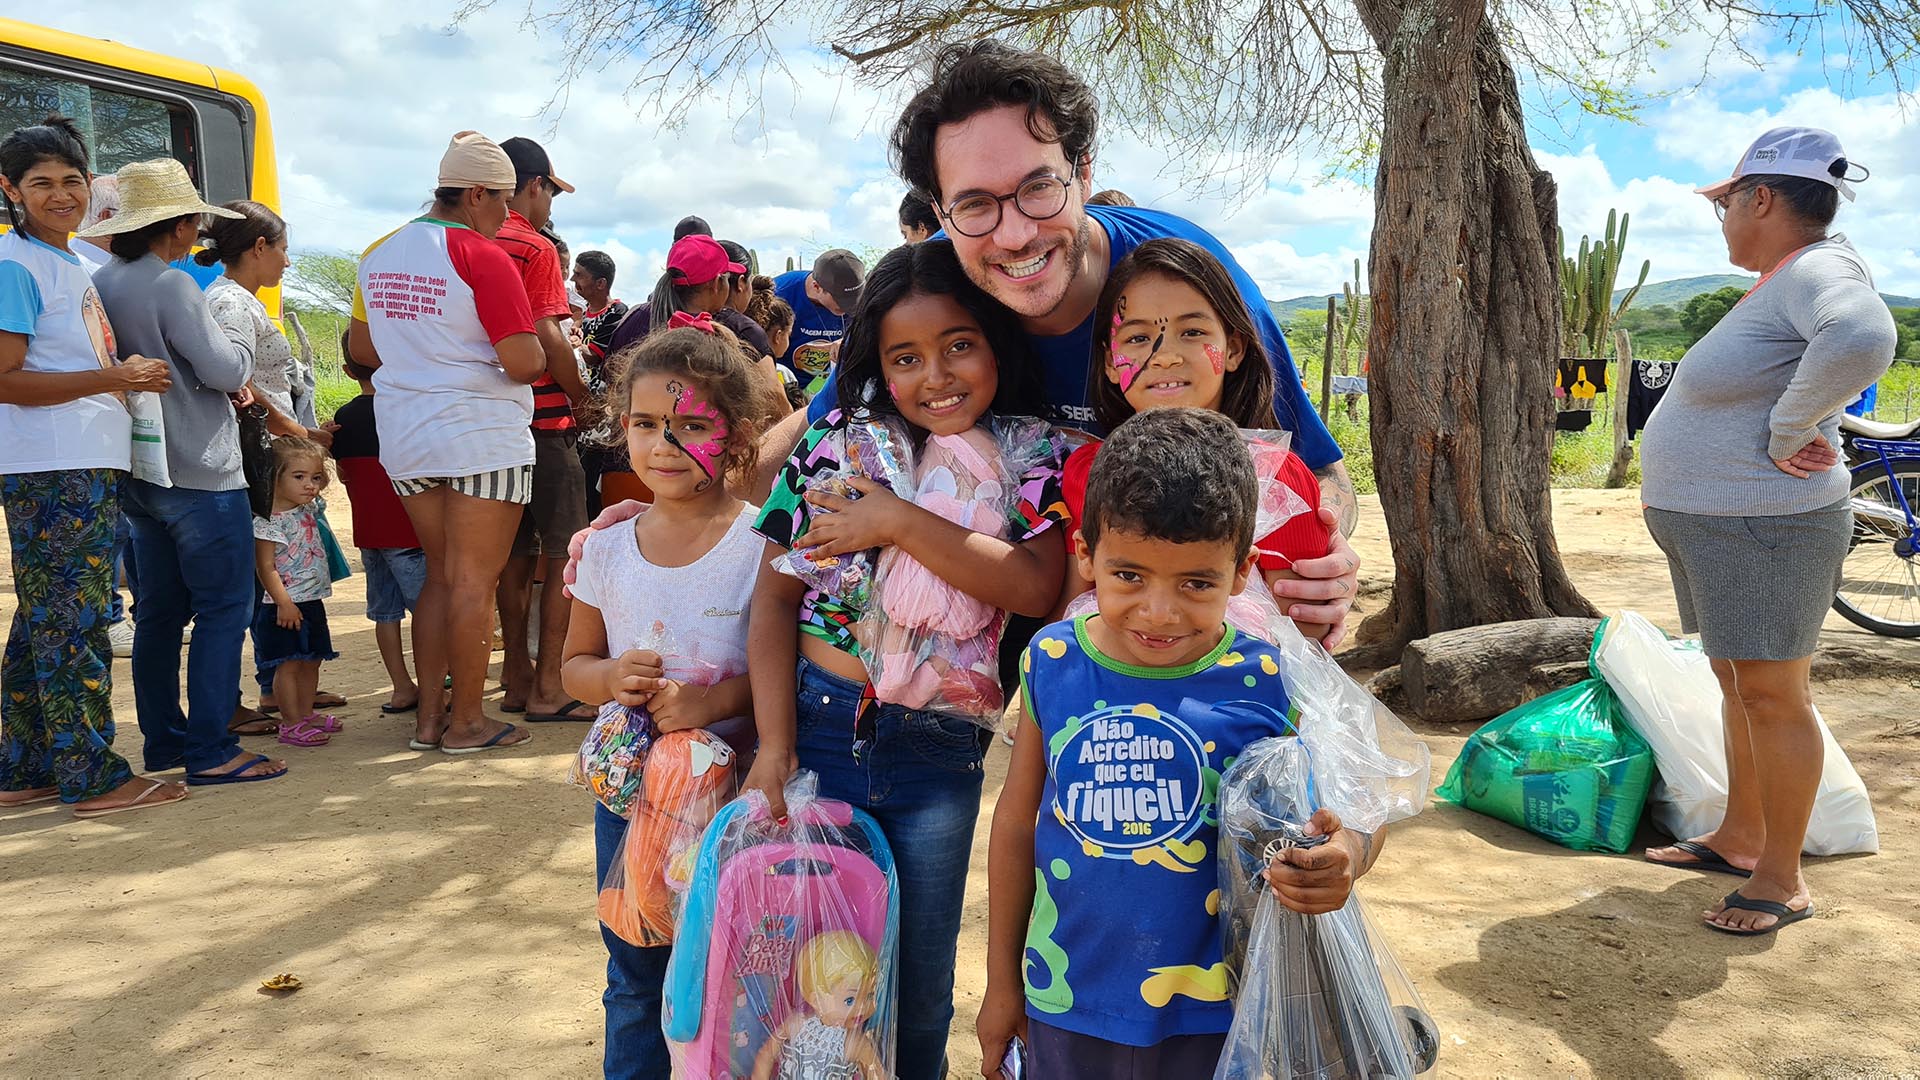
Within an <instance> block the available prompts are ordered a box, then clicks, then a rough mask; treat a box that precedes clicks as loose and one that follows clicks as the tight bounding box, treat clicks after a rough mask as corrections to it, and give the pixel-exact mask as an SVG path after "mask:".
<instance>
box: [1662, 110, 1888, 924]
mask: <svg viewBox="0 0 1920 1080" xmlns="http://www.w3.org/2000/svg"><path fill="white" fill-rule="evenodd" d="M1850 168H1853V169H1858V167H1857V166H1849V163H1848V162H1847V160H1846V157H1845V155H1844V154H1843V153H1842V152H1841V149H1840V142H1839V140H1838V139H1837V138H1835V137H1834V136H1833V135H1832V134H1831V133H1829V132H1826V131H1821V130H1819V129H1817V128H1775V129H1774V130H1772V131H1769V132H1767V133H1766V134H1765V135H1762V136H1761V137H1760V138H1759V140H1758V141H1756V142H1755V143H1754V144H1753V145H1752V146H1750V147H1748V148H1747V152H1746V154H1745V155H1744V156H1743V157H1742V158H1741V160H1740V165H1739V167H1738V168H1737V169H1736V170H1735V171H1734V174H1733V177H1732V178H1731V179H1728V180H1725V181H1722V182H1721V183H1718V184H1715V185H1713V186H1711V187H1706V188H1701V189H1700V194H1702V195H1704V196H1706V197H1707V198H1708V199H1709V200H1711V201H1712V203H1713V207H1714V210H1715V212H1716V213H1718V214H1719V215H1720V218H1721V227H1720V229H1721V233H1722V234H1723V235H1724V236H1725V237H1726V242H1727V254H1728V256H1729V258H1730V259H1731V261H1732V262H1733V263H1734V265H1736V266H1739V267H1740V268H1742V269H1744V270H1748V271H1752V272H1755V273H1758V274H1760V275H1761V277H1760V280H1759V282H1758V283H1757V284H1755V285H1754V287H1753V289H1752V290H1751V291H1749V292H1748V293H1747V295H1746V296H1745V297H1744V298H1742V299H1741V301H1740V302H1739V303H1738V304H1737V305H1735V307H1734V308H1733V310H1732V311H1730V312H1728V313H1727V316H1726V317H1725V318H1724V319H1722V320H1721V321H1720V323H1719V325H1717V326H1715V327H1714V328H1713V329H1712V330H1711V331H1709V332H1708V333H1707V335H1706V336H1705V337H1703V338H1701V339H1700V340H1699V341H1698V342H1696V343H1695V344H1694V346H1693V347H1692V348H1691V349H1689V350H1687V354H1686V356H1685V357H1684V358H1683V359H1682V361H1681V363H1680V364H1679V366H1678V367H1677V368H1676V369H1675V371H1674V376H1673V382H1672V384H1671V385H1670V386H1669V387H1668V390H1667V393H1666V396H1665V397H1664V398H1663V399H1662V400H1661V402H1660V405H1659V406H1658V407H1657V408H1656V409H1654V411H1653V415H1652V417H1651V418H1649V420H1648V421H1647V427H1646V431H1645V433H1644V434H1643V435H1642V436H1641V445H1640V459H1641V469H1642V472H1643V474H1644V476H1645V480H1644V483H1643V484H1642V487H1641V499H1642V501H1643V502H1645V503H1646V519H1647V529H1648V531H1649V532H1651V533H1652V534H1653V539H1654V541H1655V542H1656V543H1658V544H1659V545H1660V548H1661V550H1662V551H1664V552H1665V553H1666V555H1667V563H1668V567H1669V569H1670V570H1671V571H1672V574H1673V587H1674V592H1675V594H1676V597H1677V599H1678V600H1679V606H1680V622H1681V627H1682V629H1683V630H1685V631H1686V632H1688V633H1694V632H1698V633H1699V634H1700V641H1701V645H1702V646H1703V647H1704V649H1705V650H1706V654H1707V656H1708V658H1709V659H1710V660H1711V661H1712V663H1713V672H1714V675H1715V676H1717V677H1718V678H1719V680H1720V689H1721V691H1722V693H1723V695H1724V698H1725V705H1724V707H1723V719H1724V722H1725V725H1726V745H1727V766H1728V778H1729V784H1728V793H1727V813H1726V818H1725V820H1723V821H1722V822H1721V824H1720V827H1719V828H1717V829H1715V830H1714V831H1712V832H1711V833H1708V834H1707V835H1705V836H1697V837H1687V838H1684V839H1682V840H1681V841H1680V842H1679V843H1677V844H1674V845H1672V846H1670V847H1663V848H1653V849H1649V850H1648V851H1647V853H1646V857H1647V858H1648V859H1650V860H1652V861H1654V862H1658V863H1663V864H1666V865H1670V866H1677V867H1682V868H1692V869H1699V870H1715V871H1720V872H1723V873H1732V874H1735V875H1738V876H1743V877H1748V878H1749V880H1748V881H1746V882H1745V883H1743V884H1742V885H1741V886H1740V887H1739V888H1738V889H1736V890H1735V891H1734V892H1732V893H1729V894H1728V895H1727V896H1726V897H1725V898H1724V899H1723V900H1720V901H1718V902H1716V903H1715V904H1713V905H1712V906H1711V907H1710V908H1709V909H1708V910H1707V911H1706V913H1705V917H1706V921H1707V925H1708V926H1710V927H1712V928H1714V929H1716V930H1723V931H1726V932H1728V933H1735V934H1765V933H1770V932H1772V931H1773V930H1776V929H1778V928H1780V927H1781V926H1784V925H1786V924H1787V923H1790V922H1797V921H1799V920H1801V919H1804V918H1807V917H1808V916H1809V915H1811V914H1812V912H1813V901H1812V897H1811V895H1810V894H1809V893H1808V890H1807V885H1806V881H1805V880H1804V879H1803V878H1802V877H1801V874H1800V849H1801V845H1802V844H1803V842H1804V841H1805V839H1806V831H1807V819H1808V817H1809V816H1810V815H1811V814H1812V811H1813V800H1814V793H1815V792H1816V791H1817V790H1818V788H1819V784H1820V769H1821V759H1822V751H1821V738H1820V731H1819V727H1818V724H1817V723H1816V721H1815V719H1814V715H1813V699H1812V692H1811V690H1810V689H1809V687H1808V682H1807V673H1808V669H1809V667H1810V665H1811V663H1812V659H1813V650H1814V645H1815V643H1816V642H1817V641H1818V639H1819V636H1820V624H1821V622H1822V621H1823V620H1824V619H1825V617H1826V612H1827V609H1828V608H1829V607H1830V606H1831V605H1832V603H1833V596H1834V592H1835V590H1836V588H1837V587H1838V584H1839V576H1840V566H1841V562H1842V561H1843V560H1844V559H1845V558H1846V554H1847V545H1848V541H1849V538H1850V537H1851V535H1852V528H1853V526H1852V516H1853V515H1852V512H1851V511H1850V510H1849V509H1848V502H1847V490H1848V484H1847V472H1846V470H1845V469H1843V468H1836V466H1837V465H1839V462H1840V454H1839V451H1838V449H1837V447H1838V446H1839V443H1840V414H1841V411H1842V410H1843V409H1844V408H1845V407H1846V406H1847V404H1848V403H1849V402H1851V401H1853V400H1854V399H1855V398H1857V397H1859V396H1860V392H1861V391H1862V390H1865V389H1866V388H1867V387H1868V386H1870V385H1872V384H1873V383H1874V382H1875V381H1876V380H1878V379H1879V378H1880V376H1881V375H1883V374H1885V372H1886V370H1887V367H1888V365H1889V364H1891V363H1892V360H1893V348H1894V326H1893V317H1892V315H1891V314H1890V313H1889V312H1888V311H1887V306H1886V304H1885V303H1884V302H1882V301H1881V299H1880V296H1879V294H1878V293H1877V292H1876V291H1875V290H1874V287H1873V277H1872V274H1871V273H1870V272H1869V271H1868V269H1867V265H1866V263H1865V261H1864V260H1862V259H1861V257H1860V254H1859V252H1857V251H1855V250H1854V249H1853V247H1852V246H1851V245H1850V244H1848V243H1847V241H1846V238H1845V237H1843V236H1840V235H1837V234H1835V235H1829V234H1828V232H1827V229H1828V226H1830V225H1831V224H1832V223H1833V218H1834V215H1835V212H1836V211H1837V210H1838V208H1839V200H1840V197H1841V196H1843V195H1844V196H1846V198H1847V199H1848V200H1851V199H1852V198H1853V188H1852V185H1851V182H1850V180H1849V177H1848V172H1849V169H1850ZM1862 171H1864V170H1862ZM1860 178H1861V179H1864V176H1862V177H1860Z"/></svg>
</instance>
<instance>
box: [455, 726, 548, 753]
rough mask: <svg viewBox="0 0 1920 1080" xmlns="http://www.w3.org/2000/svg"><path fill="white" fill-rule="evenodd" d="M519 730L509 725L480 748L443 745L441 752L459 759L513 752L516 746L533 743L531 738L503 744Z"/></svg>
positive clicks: (517, 727)
mask: <svg viewBox="0 0 1920 1080" xmlns="http://www.w3.org/2000/svg"><path fill="white" fill-rule="evenodd" d="M519 730H520V727H519V725H518V724H508V725H507V726H506V727H503V728H501V729H500V730H499V731H498V732H496V733H495V734H494V736H493V738H491V739H488V740H487V741H486V742H483V743H481V744H480V745H479V746H447V745H446V744H444V743H442V744H441V746H440V752H441V753H443V754H452V755H454V756H456V757H458V756H461V755H463V754H482V753H485V752H487V751H488V750H511V749H513V748H514V747H516V746H525V745H527V744H528V743H530V742H532V741H533V740H532V739H531V738H527V739H521V740H520V741H519V742H511V743H503V742H501V741H500V740H501V739H504V738H506V737H507V736H509V735H511V734H513V733H514V732H516V731H519Z"/></svg>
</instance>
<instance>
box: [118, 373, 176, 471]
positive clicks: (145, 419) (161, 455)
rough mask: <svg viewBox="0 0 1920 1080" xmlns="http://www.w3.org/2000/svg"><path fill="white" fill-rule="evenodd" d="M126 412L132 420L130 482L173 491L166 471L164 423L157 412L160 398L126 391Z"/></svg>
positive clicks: (161, 416) (165, 427)
mask: <svg viewBox="0 0 1920 1080" xmlns="http://www.w3.org/2000/svg"><path fill="white" fill-rule="evenodd" d="M127 412H128V413H129V414H131V415H132V416H133V470H132V471H133V478H134V479H135V480H145V481H146V482H147V483H149V484H153V485H154V486H156V487H172V486H173V476H172V474H171V473H169V472H168V471H167V421H166V417H165V416H164V415H162V413H161V412H160V395H158V394H152V393H148V392H147V391H145V390H130V391H128V392H127Z"/></svg>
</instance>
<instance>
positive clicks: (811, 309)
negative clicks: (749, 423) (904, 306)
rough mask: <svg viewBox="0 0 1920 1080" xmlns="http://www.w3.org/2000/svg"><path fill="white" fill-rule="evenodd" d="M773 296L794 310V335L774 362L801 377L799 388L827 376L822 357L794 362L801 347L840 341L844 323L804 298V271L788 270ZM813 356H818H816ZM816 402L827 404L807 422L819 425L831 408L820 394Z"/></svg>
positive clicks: (845, 322) (804, 358)
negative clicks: (809, 381) (817, 378)
mask: <svg viewBox="0 0 1920 1080" xmlns="http://www.w3.org/2000/svg"><path fill="white" fill-rule="evenodd" d="M773 294H774V295H775V296H778V297H779V298H780V299H782V300H785V301H786V302H787V306H788V307H790V308H792V309H793V333H792V334H791V335H789V336H788V337H787V354H786V355H785V356H777V357H775V358H774V359H776V360H778V361H780V362H781V363H783V364H785V365H787V366H788V367H790V368H792V369H793V370H794V373H795V374H797V375H799V376H800V384H801V385H802V386H804V385H806V383H807V380H809V379H812V378H814V377H815V376H819V375H825V374H827V371H828V368H827V366H826V364H827V361H825V359H824V357H822V358H820V359H818V360H815V359H810V358H809V357H798V358H797V359H796V357H797V354H798V353H799V352H800V349H801V347H802V346H804V345H807V344H813V345H816V346H819V345H825V344H827V343H829V342H833V341H838V340H840V338H841V337H842V336H844V335H845V334H846V332H847V320H846V319H845V317H843V316H840V315H835V314H834V313H833V312H831V311H828V310H827V309H826V308H823V307H821V306H820V305H819V304H816V303H814V302H813V301H812V300H810V299H808V298H807V271H805V270H789V271H787V272H786V273H784V274H781V275H780V276H779V277H777V278H774V279H773ZM814 355H815V356H818V354H817V353H815V354H814ZM817 400H823V401H825V402H827V404H825V405H823V406H822V407H821V409H820V413H819V415H818V416H816V415H814V414H813V412H812V410H808V414H807V420H808V422H810V423H811V422H818V421H819V420H820V419H821V418H822V417H824V416H826V415H827V411H828V409H830V408H832V404H831V402H832V399H831V398H830V397H829V396H828V394H826V393H822V394H821V395H820V398H819V399H817Z"/></svg>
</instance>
